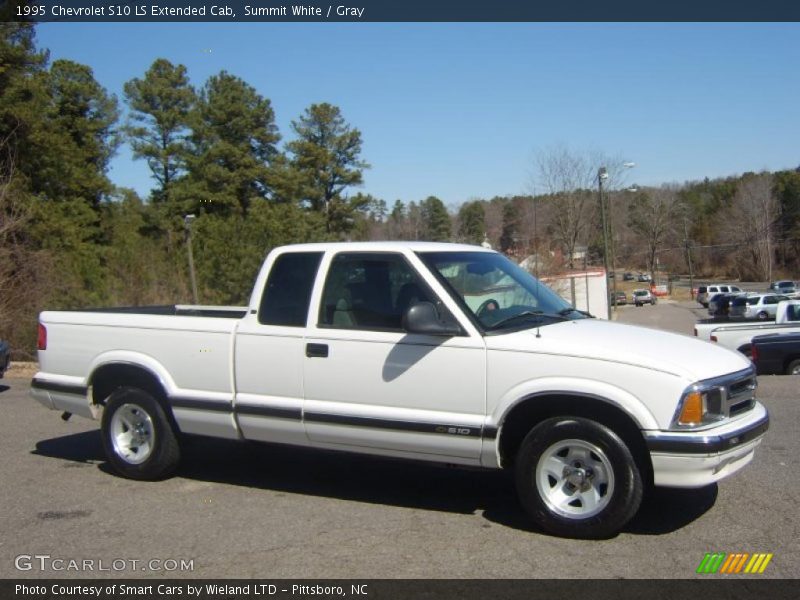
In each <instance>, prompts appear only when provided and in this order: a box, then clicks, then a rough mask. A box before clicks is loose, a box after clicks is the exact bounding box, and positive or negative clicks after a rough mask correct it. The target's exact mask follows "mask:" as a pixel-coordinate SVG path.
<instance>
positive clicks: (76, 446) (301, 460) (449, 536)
mask: <svg viewBox="0 0 800 600" xmlns="http://www.w3.org/2000/svg"><path fill="white" fill-rule="evenodd" d="M695 307H697V308H695ZM703 313H704V311H703V310H702V309H700V307H699V306H697V305H692V304H689V303H682V304H675V303H664V302H662V303H659V304H658V305H656V306H653V307H651V306H646V307H642V308H634V307H630V306H628V307H621V308H620V310H619V320H620V321H621V322H631V323H636V324H640V325H645V326H649V327H658V328H662V329H669V330H673V331H679V332H682V333H684V334H691V331H692V324H693V323H694V320H695V318H696V317H697V316H698V315H703ZM797 383H798V380H797V379H796V378H791V377H762V378H760V387H759V396H760V398H761V400H762V401H763V402H764V403H765V404H766V405H767V407H768V408H769V410H770V412H771V415H772V426H771V429H770V431H769V433H768V435H767V437H766V439H765V441H764V442H763V443H762V445H761V447H760V448H759V450H758V452H757V454H756V458H755V460H754V462H753V463H752V464H751V465H749V466H748V467H747V468H746V469H745V470H744V471H743V472H741V473H739V474H738V475H736V476H735V477H733V478H731V479H728V480H725V481H723V482H721V483H720V484H719V485H718V486H711V487H708V488H705V489H701V490H683V491H682V490H657V491H656V492H655V493H654V494H653V495H652V497H650V498H647V500H646V502H645V504H644V505H643V507H642V509H641V511H640V513H639V515H638V516H637V517H636V518H635V519H634V520H633V521H632V522H631V523H630V524H629V525H628V526H627V527H626V528H625V530H624V532H623V533H621V534H620V535H618V536H617V537H615V538H613V539H610V540H605V541H599V542H598V541H576V540H564V539H558V538H553V537H550V536H548V535H545V534H543V533H541V532H538V531H536V530H534V529H532V528H531V526H530V525H529V523H528V521H527V519H526V518H525V515H524V514H523V512H522V510H521V509H520V508H519V506H518V504H517V501H516V497H515V493H514V488H513V481H512V478H511V477H509V476H508V475H507V474H504V473H497V472H484V471H477V470H462V469H455V468H447V467H440V466H433V465H425V464H417V463H414V464H409V463H404V462H400V461H392V460H384V459H377V458H366V457H359V456H350V455H344V454H335V453H321V452H313V451H305V450H298V449H293V448H284V447H277V446H257V445H249V444H238V443H233V442H224V441H219V440H195V441H193V442H192V443H191V444H190V445H189V447H187V448H186V452H185V460H184V463H183V466H182V468H181V470H180V471H179V474H178V476H177V477H174V478H173V479H170V480H168V481H162V482H156V483H143V482H134V481H128V480H125V479H121V478H119V477H117V476H115V475H113V474H111V472H110V470H109V469H108V467H107V466H106V464H105V461H104V458H103V451H102V447H101V443H100V437H99V434H98V431H97V424H95V423H92V422H89V421H86V420H84V419H80V418H73V419H72V420H70V421H69V422H63V421H62V420H61V419H59V415H58V414H57V413H55V412H52V411H47V410H46V409H44V408H43V407H41V406H40V405H39V404H38V403H36V402H35V401H33V400H32V399H30V398H29V397H28V395H27V392H28V381H27V380H25V379H6V380H2V381H0V384H1V385H0V406H2V415H3V418H2V421H0V451H1V452H2V457H3V460H2V463H0V481H2V482H3V485H2V486H0V505H2V507H3V509H2V512H0V534H1V535H0V577H3V578H11V577H42V576H50V577H52V576H61V575H67V576H70V577H73V576H85V577H97V576H121V575H122V576H126V577H137V576H147V577H153V576H155V577H200V578H217V577H255V576H259V577H271V578H283V577H285V578H296V577H304V578H344V577H347V578H396V577H403V578H406V577H408V578H475V577H479V578H550V577H554V578H561V577H565V578H595V577H612V578H615V577H635V578H685V577H692V576H695V570H696V569H697V566H698V565H699V563H700V561H701V560H702V559H703V556H704V554H705V553H706V552H727V553H731V552H749V553H753V552H770V553H773V554H774V558H773V559H772V562H771V563H770V564H769V567H768V568H767V570H766V572H765V574H764V575H762V576H760V577H765V576H768V577H796V576H797V575H798V573H800V569H799V568H798V566H799V565H800V542H798V540H799V539H800V519H798V509H797V498H800V478H798V477H797V471H798V467H799V466H800V465H799V464H798V460H797V457H798V455H800V435H799V434H800V426H799V424H800V399H798V385H797ZM20 555H31V556H32V555H49V556H50V557H51V559H63V560H65V561H69V560H76V561H84V560H95V561H97V560H100V559H103V560H105V561H106V562H105V565H106V566H109V565H110V564H111V561H112V560H119V561H125V562H124V565H125V568H123V569H113V570H111V571H102V572H98V571H97V570H96V566H97V563H94V565H95V570H94V571H82V572H80V571H79V572H75V571H70V572H57V571H53V570H52V569H50V570H48V569H45V570H44V571H42V570H40V568H39V567H40V565H39V564H34V565H33V567H32V568H31V570H28V571H19V570H17V568H16V566H15V563H16V564H17V566H19V565H20V564H22V565H23V566H24V565H25V564H26V563H25V561H23V562H22V563H20V561H19V560H18V559H17V557H19V556H20ZM48 560H50V559H48ZM133 561H137V562H133ZM149 561H160V562H157V563H149ZM168 561H175V562H176V563H177V564H180V562H181V561H191V564H192V569H191V570H188V569H187V570H185V571H180V570H178V571H172V570H169V571H167V570H165V569H164V565H167V566H168V567H171V566H172V565H173V563H172V562H168ZM48 564H50V566H51V567H52V563H48ZM58 564H61V563H58ZM64 564H69V563H64ZM121 565H123V562H118V563H117V566H121ZM705 577H714V576H708V575H706V576H705Z"/></svg>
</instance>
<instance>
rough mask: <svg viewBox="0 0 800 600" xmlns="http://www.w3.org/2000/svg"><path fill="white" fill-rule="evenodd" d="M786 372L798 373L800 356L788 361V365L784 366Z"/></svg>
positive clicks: (790, 373) (799, 373)
mask: <svg viewBox="0 0 800 600" xmlns="http://www.w3.org/2000/svg"><path fill="white" fill-rule="evenodd" d="M786 374H787V375H800V358H797V359H795V360H793V361H792V362H790V363H789V366H788V367H786Z"/></svg>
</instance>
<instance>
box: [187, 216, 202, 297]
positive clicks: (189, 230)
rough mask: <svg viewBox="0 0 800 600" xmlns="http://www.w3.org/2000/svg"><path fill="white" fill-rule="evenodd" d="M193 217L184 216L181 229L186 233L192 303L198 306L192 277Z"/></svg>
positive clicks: (195, 284) (195, 280) (194, 280)
mask: <svg viewBox="0 0 800 600" xmlns="http://www.w3.org/2000/svg"><path fill="white" fill-rule="evenodd" d="M196 218H197V217H195V215H185V216H184V217H183V227H184V230H185V231H186V249H187V250H188V253H189V278H190V280H191V282H192V301H193V302H194V303H195V304H200V301H199V300H198V298H197V279H196V278H195V276H194V255H193V254H192V222H193V221H194V220H195V219H196Z"/></svg>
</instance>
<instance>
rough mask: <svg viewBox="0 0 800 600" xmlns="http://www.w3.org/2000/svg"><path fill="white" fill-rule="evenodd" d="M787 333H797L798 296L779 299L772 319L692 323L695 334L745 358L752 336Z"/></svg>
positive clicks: (799, 326) (799, 304) (799, 307)
mask: <svg viewBox="0 0 800 600" xmlns="http://www.w3.org/2000/svg"><path fill="white" fill-rule="evenodd" d="M788 333H800V300H782V301H781V302H779V303H778V306H777V310H776V314H775V320H774V321H736V320H733V319H726V320H718V319H704V320H703V321H699V322H698V323H696V324H695V326H694V335H695V337H696V338H698V339H701V340H703V341H705V342H714V343H716V344H718V345H720V346H722V347H723V348H728V349H729V350H736V351H738V352H741V353H742V354H744V355H745V356H746V357H748V358H750V356H751V346H752V340H753V338H754V337H755V336H757V335H770V334H788Z"/></svg>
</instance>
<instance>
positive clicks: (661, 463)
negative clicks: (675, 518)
mask: <svg viewBox="0 0 800 600" xmlns="http://www.w3.org/2000/svg"><path fill="white" fill-rule="evenodd" d="M38 349H39V354H38V358H39V365H40V369H41V370H40V371H39V372H38V373H37V374H36V375H35V377H34V379H33V381H32V383H31V393H32V395H33V396H34V398H35V399H36V400H37V401H39V402H41V403H42V405H44V406H45V407H48V408H50V409H55V410H60V411H64V412H66V413H68V414H65V415H64V417H66V418H68V417H69V416H70V415H69V413H75V414H76V415H81V416H85V417H88V418H89V419H99V420H100V438H101V440H102V443H103V448H104V450H105V453H106V456H107V457H108V462H109V465H110V467H111V468H112V469H113V470H114V471H115V472H117V473H119V474H121V475H123V476H125V477H128V478H131V479H141V480H152V479H162V478H164V477H167V476H169V475H170V474H172V473H174V471H175V470H176V468H177V467H178V464H179V461H180V456H181V441H182V440H183V438H184V435H183V434H185V435H192V434H195V435H206V436H211V437H218V438H226V439H231V440H242V441H244V440H253V441H261V442H273V443H282V444H289V445H296V446H304V447H316V448H319V449H322V450H324V449H327V450H342V451H350V452H360V453H367V454H375V455H379V456H386V457H396V458H409V459H419V460H428V461H436V462H440V463H446V464H460V465H464V466H472V467H484V468H489V469H502V468H509V469H512V470H513V471H514V473H515V481H516V485H517V490H518V492H519V499H520V502H521V505H522V507H523V508H524V509H525V511H526V512H527V513H528V514H529V515H530V517H531V518H532V520H533V521H534V522H535V523H536V524H537V525H538V526H539V527H541V528H543V529H544V530H545V531H548V532H550V533H555V534H558V535H563V536H568V537H581V538H598V537H608V536H611V535H613V534H614V533H616V532H618V531H619V530H620V529H621V528H622V527H624V526H625V523H627V522H628V521H629V520H630V519H631V518H633V516H634V515H635V514H636V512H637V510H638V508H639V506H640V503H641V500H642V496H643V494H644V492H645V489H646V488H647V487H648V486H649V484H650V483H653V484H654V485H656V486H666V487H683V488H702V487H705V486H708V485H710V484H712V483H715V484H716V483H718V482H719V481H720V480H721V479H723V478H725V477H728V476H730V475H732V474H734V473H736V472H737V471H739V470H740V469H742V468H743V467H745V466H746V465H747V464H748V463H750V462H751V461H752V459H753V456H754V453H755V451H756V447H757V446H758V445H759V444H760V443H761V440H762V437H763V435H764V433H765V432H766V431H767V428H768V427H769V417H768V414H767V411H766V408H765V407H764V406H763V405H762V404H761V403H759V402H758V401H756V386H755V383H756V380H755V367H754V366H753V364H752V363H751V362H750V361H749V360H746V359H745V358H744V357H743V356H740V355H738V354H736V353H734V352H730V351H728V350H725V349H724V348H717V347H714V346H711V345H709V344H706V343H703V342H699V341H697V340H694V339H691V338H689V337H686V336H682V335H677V334H673V333H667V332H665V331H656V330H653V329H642V328H639V327H634V326H631V325H622V324H618V323H614V322H610V321H604V320H600V319H593V318H587V317H586V316H585V315H584V314H582V313H581V312H579V311H576V310H575V309H574V308H573V307H571V306H569V305H568V304H567V302H566V301H564V300H563V299H562V298H560V297H559V296H558V295H557V294H556V293H555V292H553V291H552V290H550V289H549V288H548V287H547V286H546V285H544V284H542V283H541V282H539V281H538V280H537V279H536V278H534V277H533V276H532V275H531V274H529V273H528V272H527V271H525V270H523V269H521V268H520V267H519V266H517V265H516V264H514V263H513V262H511V261H510V260H508V259H507V258H506V257H504V256H503V255H501V254H499V253H497V252H494V251H491V250H487V249H484V248H479V247H477V248H476V247H475V246H467V245H457V244H438V243H430V242H405V243H404V242H380V243H370V242H363V243H346V244H335V243H326V244H301V245H296V246H287V247H282V248H275V249H273V250H272V251H271V252H270V253H269V255H268V256H267V258H266V260H265V262H264V265H263V267H262V268H261V271H260V273H259V275H258V278H257V279H256V283H255V286H254V289H253V293H252V296H251V299H250V302H249V304H248V305H247V306H242V307H208V306H188V307H187V306H164V307H139V308H136V309H134V310H131V309H128V310H124V309H123V310H116V309H105V310H95V311H45V312H43V313H41V314H40V316H39V336H38ZM33 425H35V423H32V426H33ZM32 434H33V435H36V432H32ZM221 451H224V448H222V449H221ZM303 476H304V474H302V473H300V474H298V477H301V478H302V477H303ZM345 485H346V484H345ZM503 485H505V483H503ZM253 493H254V494H258V493H259V491H258V490H254V491H253ZM674 510H683V509H681V508H675V509H674ZM734 517H735V515H732V516H731V518H734Z"/></svg>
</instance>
